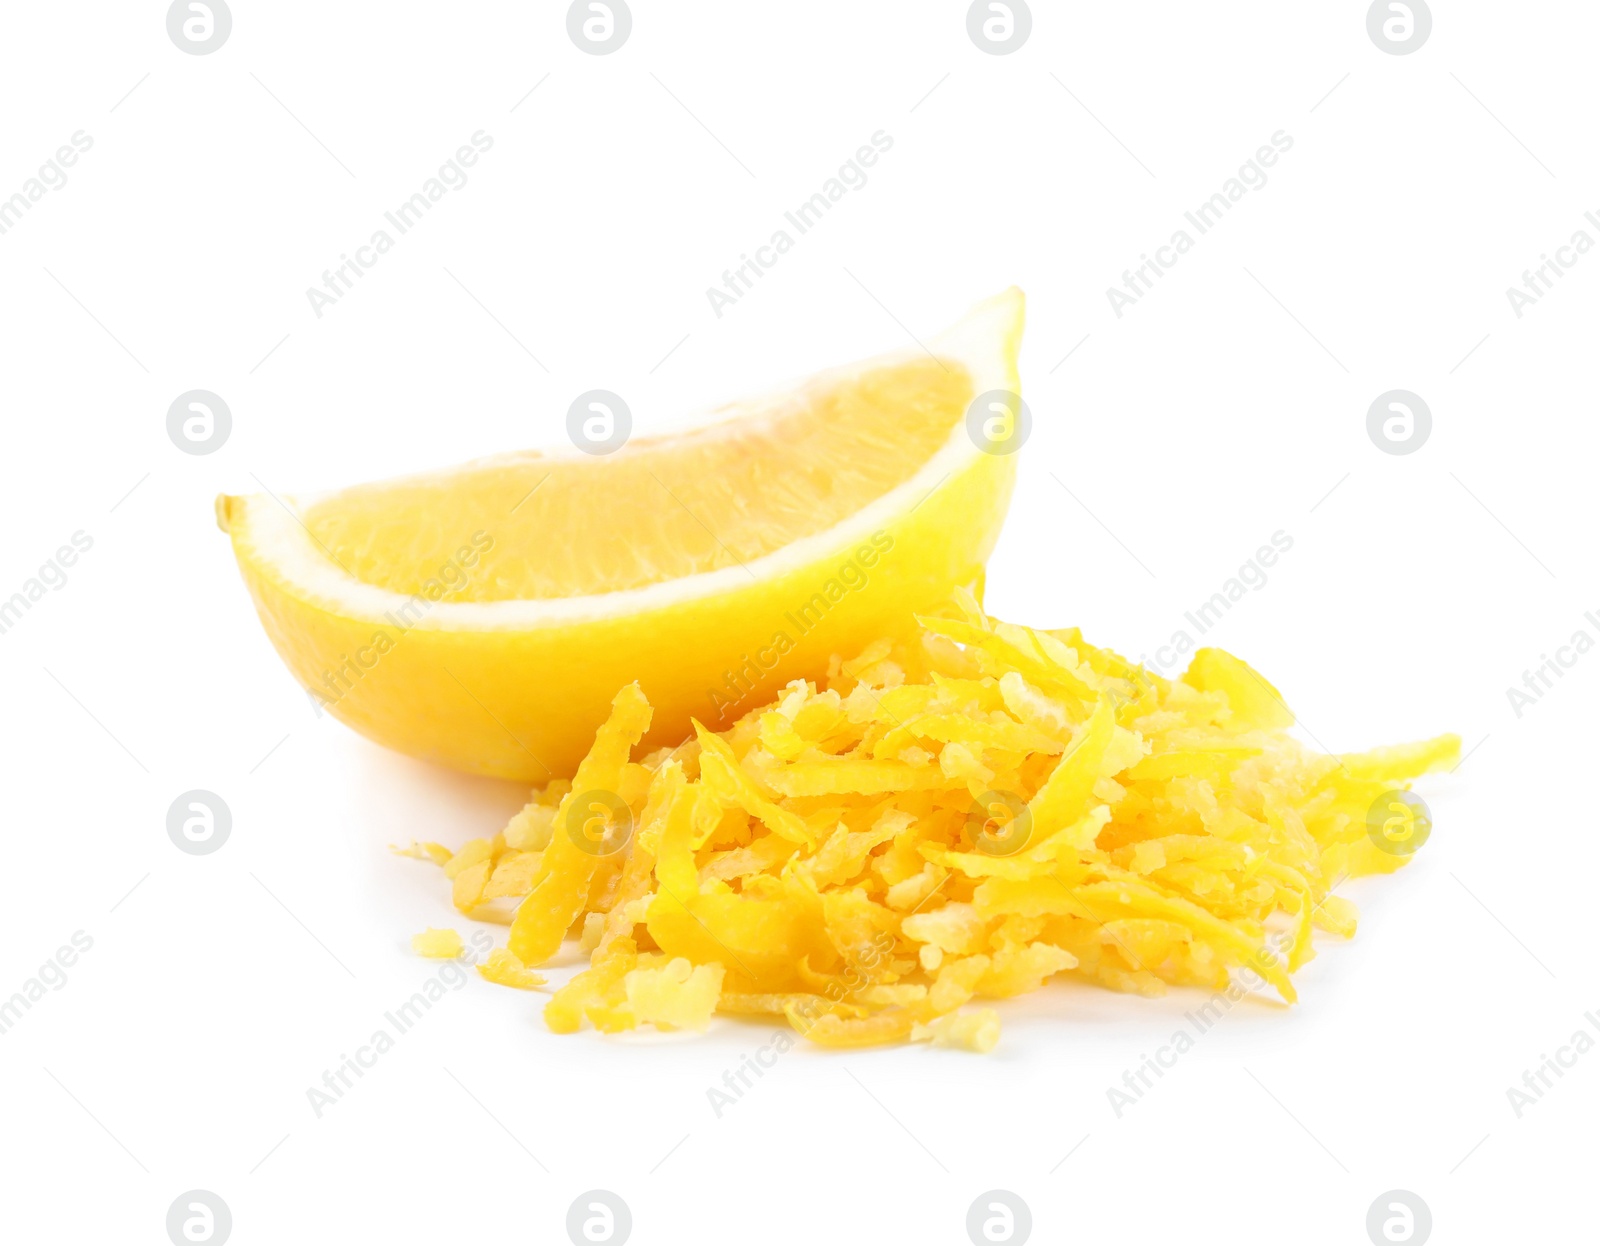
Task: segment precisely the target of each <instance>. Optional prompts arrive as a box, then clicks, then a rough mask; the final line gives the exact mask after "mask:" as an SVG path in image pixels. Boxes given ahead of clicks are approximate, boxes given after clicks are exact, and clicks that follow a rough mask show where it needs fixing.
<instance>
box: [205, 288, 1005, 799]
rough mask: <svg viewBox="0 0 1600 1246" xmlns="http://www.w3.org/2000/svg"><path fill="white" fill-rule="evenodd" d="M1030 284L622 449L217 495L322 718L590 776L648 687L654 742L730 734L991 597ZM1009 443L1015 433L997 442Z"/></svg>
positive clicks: (271, 631)
mask: <svg viewBox="0 0 1600 1246" xmlns="http://www.w3.org/2000/svg"><path fill="white" fill-rule="evenodd" d="M1022 318H1023V297H1022V293H1021V291H1019V290H1015V289H1013V290H1009V291H1007V292H1006V293H1004V294H1001V295H998V296H997V297H995V298H993V299H990V300H989V301H987V302H985V303H982V304H980V305H979V306H978V307H976V308H974V309H973V310H972V311H971V312H970V313H969V314H968V315H967V316H966V317H965V318H964V319H963V320H962V321H961V322H960V323H958V324H957V325H955V326H954V327H952V328H951V329H949V330H947V331H946V332H945V333H943V334H941V335H939V336H938V337H936V338H933V339H931V340H930V341H929V343H928V350H926V351H923V350H921V349H913V350H910V351H906V352H903V353H901V354H896V355H890V356H884V357H879V358H876V359H872V360H869V361H867V362H864V363H860V364H856V365H854V366H851V367H847V368H841V369H837V370H834V371H831V372H828V373H824V374H822V375H819V376H816V377H813V378H812V379H810V380H808V381H805V382H803V383H801V384H800V385H798V386H795V387H792V388H790V389H788V390H786V391H784V392H782V393H779V394H776V395H772V396H768V397H765V398H761V399H755V400H750V401H746V402H741V403H737V404H734V405H733V406H730V407H726V408H721V409H719V410H717V411H714V412H712V413H711V417H710V420H711V422H709V423H706V424H704V425H703V426H701V427H698V428H695V429H693V430H691V431H688V432H684V433H679V434H675V435H673V436H670V437H661V438H655V439H647V438H637V439H634V440H633V441H631V442H629V443H628V444H626V445H624V446H623V447H622V448H621V449H618V450H616V451H615V452H613V453H610V454H605V455H591V454H585V453H580V452H578V451H576V450H574V451H571V452H564V453H550V452H532V451H527V452H519V453H511V454H503V455H498V456H495V457H493V458H488V459H481V460H478V461H476V462H473V463H468V464H465V465H463V466H460V467H457V468H454V469H451V470H448V471H443V472H438V473H434V474H430V475H424V476H414V477H407V478H405V479H400V480H390V481H382V482H378V483H373V484H365V485H357V486H354V487H352V488H349V489H345V490H341V491H339V492H337V493H333V494H328V495H323V496H320V497H306V498H294V497H285V498H278V497H275V496H273V495H270V494H257V495H252V496H248V497H233V496H227V495H224V496H222V497H219V498H218V499H217V519H218V523H219V525H220V526H221V527H222V529H223V530H224V531H226V532H227V533H228V534H229V535H230V536H231V537H232V540H233V549H234V554H235V556H236V558H237V559H238V562H239V567H240V570H241V572H242V573H243V575H244V580H245V583H246V585H247V586H248V587H249V590H250V594H251V596H252V597H253V598H254V600H255V604H256V609H257V612H258V613H259V615H260V617H261V621H262V624H263V626H264V627H265V628H266V631H267V635H268V636H269V637H270V638H271V640H272V642H273V644H274V645H275V646H276V647H277V650H278V653H279V655H280V656H281V657H282V658H283V660H284V662H285V663H286V664H287V665H288V667H289V669H290V670H291V671H292V672H293V674H294V676H295V677H296V678H297V679H298V680H299V681H300V683H301V684H302V685H303V686H304V687H305V688H306V689H307V690H308V691H309V692H310V694H311V695H312V697H313V698H314V700H315V702H316V704H317V706H318V708H319V709H325V710H328V711H330V712H331V713H333V714H334V715H336V716H337V717H338V718H340V719H341V720H343V721H344V722H346V723H348V724H349V725H350V726H352V727H354V728H355V729H356V730H358V731H360V732H362V733H363V734H365V735H367V736H370V737H371V738H372V739H374V740H377V741H379V742H380V743H383V744H386V745H388V746H390V747H392V748H396V749H400V750H401V751H403V752H407V753H410V754H413V755H415V756H418V757H423V758H426V759H428V760H431V761H435V762H439V763H442V764H444V765H448V766H453V767H456V768H458V769H462V770H468V771H473V772H476V773H481V774H491V775H500V776H503V777H507V778H521V779H529V780H535V781H544V780H546V779H549V778H551V777H553V776H555V775H560V774H570V773H571V772H572V767H573V766H574V765H575V764H576V763H577V761H578V759H579V758H581V757H582V756H583V753H584V750H585V748H586V747H587V745H588V742H589V741H590V739H592V737H593V734H594V730H595V728H596V726H597V725H598V724H599V723H600V722H602V721H603V720H604V719H605V717H606V714H607V712H608V710H609V708H610V704H611V698H612V696H613V695H614V694H615V693H616V691H617V689H618V688H620V687H622V686H623V685H625V684H628V683H630V682H633V681H634V680H637V681H638V682H639V683H640V685H641V686H642V688H643V690H644V692H645V694H646V696H647V697H648V698H649V701H650V704H651V705H652V706H653V707H654V708H655V716H654V720H653V723H652V725H651V729H650V732H649V734H648V735H647V737H646V739H645V743H646V744H647V745H648V744H657V743H676V742H677V741H679V740H681V739H683V738H684V737H685V736H686V735H687V734H688V733H689V731H690V719H691V718H696V719H699V720H700V721H702V722H704V723H706V724H708V725H710V726H712V727H713V728H715V729H721V728H723V727H726V726H727V725H729V724H730V723H732V722H733V721H734V720H735V719H737V718H738V717H739V716H740V715H742V714H743V713H744V712H745V711H747V710H748V709H749V708H751V707H753V706H756V705H760V704H763V703H764V701H765V700H766V699H768V698H769V697H770V696H771V694H772V693H773V692H774V691H775V690H776V689H777V688H779V687H781V686H782V685H783V684H784V683H786V682H787V681H789V680H791V679H795V678H810V677H815V676H818V675H820V674H822V673H824V672H825V671H826V669H827V664H828V659H829V657H830V656H832V655H833V654H836V653H847V652H850V651H851V650H852V649H853V648H855V649H859V648H860V647H861V646H862V645H863V644H865V643H866V642H868V641H870V640H872V639H874V638H876V637H878V636H884V635H889V636H893V635H898V634H900V633H902V632H905V631H907V630H908V629H909V628H910V627H911V626H912V622H911V619H912V616H913V614H915V613H916V612H917V611H919V610H920V611H925V610H928V609H930V608H933V607H934V606H936V605H938V604H939V603H940V602H941V601H943V600H944V599H945V598H946V597H948V595H949V593H950V591H951V590H952V589H953V588H954V587H956V586H957V585H976V584H978V583H980V582H981V575H982V569H983V564H984V561H985V560H986V559H987V557H988V555H989V552H990V551H991V549H992V548H993V546H994V542H995V539H996V537H997V536H998V534H999V529H1000V525H1001V522H1002V521H1003V519H1004V517H1005V510H1006V506H1007V504H1008V503H1009V501H1010V495H1011V488H1012V483H1013V480H1014V478H1015V471H1016V456H1015V454H1014V453H1011V452H1010V451H1012V450H1014V449H1015V447H1016V445H1018V444H1020V441H1021V439H1022V438H1021V437H1020V436H1018V435H1016V429H1015V427H1011V428H1010V429H1009V431H1006V432H1004V433H1000V432H997V431H996V429H995V426H994V421H995V419H996V418H997V417H996V414H995V413H996V412H998V413H999V417H998V418H1000V420H1001V423H1002V425H1004V424H1005V423H1006V421H1005V418H1004V417H1005V414H1006V412H1005V408H1004V407H1003V406H994V405H993V404H992V403H984V404H979V406H981V407H982V408H983V409H982V412H981V415H980V417H974V418H973V419H970V420H969V418H968V411H969V408H971V407H973V406H974V399H975V398H977V397H978V396H979V395H986V394H990V393H991V392H992V391H1004V392H1005V393H1008V394H1017V393H1019V392H1020V385H1019V381H1018V377H1017V363H1016V361H1017V351H1018V347H1019V345H1020V342H1021V336H1022ZM989 438H998V440H989Z"/></svg>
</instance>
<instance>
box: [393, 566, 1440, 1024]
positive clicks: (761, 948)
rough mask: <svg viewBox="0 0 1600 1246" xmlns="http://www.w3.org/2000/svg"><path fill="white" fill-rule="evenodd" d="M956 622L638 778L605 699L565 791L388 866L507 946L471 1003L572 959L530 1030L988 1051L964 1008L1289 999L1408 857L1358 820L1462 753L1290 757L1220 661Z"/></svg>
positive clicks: (802, 686)
mask: <svg viewBox="0 0 1600 1246" xmlns="http://www.w3.org/2000/svg"><path fill="white" fill-rule="evenodd" d="M951 614H952V615H953V617H948V618H947V617H924V618H918V619H917V621H916V622H917V631H916V633H915V635H914V638H913V639H912V640H911V641H909V642H892V641H889V640H880V641H877V642H875V643H873V644H872V645H869V646H868V647H867V649H866V650H865V651H864V652H862V653H861V654H860V655H859V656H857V657H856V658H854V659H852V660H849V661H841V660H839V659H838V658H835V659H834V661H833V662H832V664H831V667H830V672H829V677H828V679H827V680H826V682H825V684H824V686H823V687H821V688H818V687H816V686H815V685H813V684H811V683H809V682H803V681H797V682H794V683H791V684H790V685H788V686H787V687H786V688H785V689H783V691H782V692H781V693H780V694H779V696H778V697H777V699H776V700H775V701H773V702H772V703H771V704H769V705H766V706H763V707H761V708H759V709H756V710H753V711H751V712H750V713H748V714H746V715H745V716H744V717H743V718H741V719H739V720H738V721H737V722H736V723H735V724H734V725H733V726H732V727H730V728H728V729H727V730H725V731H722V732H713V731H710V730H708V729H707V728H705V727H704V726H701V725H700V724H698V723H696V724H695V735H694V737H693V738H692V739H689V740H686V741H685V742H683V743H682V744H680V745H678V746H677V747H676V748H670V749H661V750H658V751H656V752H654V753H651V754H650V755H649V756H647V757H644V758H642V759H641V760H639V761H633V760H630V758H631V753H632V750H633V748H634V746H635V745H636V744H637V743H638V741H639V739H640V738H641V737H642V736H643V735H644V733H645V731H646V729H647V728H648V727H649V724H650V706H649V704H648V703H647V702H646V700H645V697H644V694H643V693H642V692H641V691H640V690H639V687H638V685H637V684H633V685H629V686H628V687H626V688H624V689H623V690H622V691H621V692H619V693H618V694H617V696H616V698H615V700H614V701H613V702H612V708H611V714H610V717H609V718H608V720H607V721H606V722H605V724H604V725H603V726H602V727H601V728H600V729H599V731H598V732H597V734H596V737H595V741H594V746H593V748H592V749H591V750H590V752H589V755H588V756H587V757H586V758H585V759H584V760H583V762H582V763H581V764H580V765H579V767H578V770H577V773H576V774H575V775H574V776H573V778H572V779H571V780H558V781H555V782H552V783H550V784H548V785H547V786H545V787H544V788H542V789H537V790H536V791H535V793H534V795H533V799H532V800H531V801H530V802H529V803H528V805H527V806H526V807H525V808H524V809H522V810H521V811H520V812H519V813H518V814H517V815H516V816H515V817H513V818H512V819H511V821H510V823H509V824H508V825H507V826H506V828H505V829H504V830H503V831H502V832H501V833H500V834H498V835H496V836H495V837H494V838H493V839H475V840H472V841H471V842H469V843H468V844H466V845H465V846H464V847H463V848H461V849H460V850H459V851H457V852H453V853H452V852H451V851H450V850H449V849H447V848H443V847H442V846H440V845H438V844H421V845H415V846H413V848H412V849H409V850H407V851H408V852H410V853H411V854H412V855H415V856H419V857H426V858H428V859H431V860H433V861H434V862H436V863H437V864H440V865H442V866H443V868H444V871H445V875H446V877H447V878H449V879H450V881H451V886H452V893H453V900H454V902H455V905H456V907H457V908H458V909H459V910H460V911H461V912H462V913H463V914H465V915H466V916H468V917H470V918H473V919H477V920H485V921H496V922H500V923H503V924H509V925H510V938H509V940H508V945H507V947H505V948H502V949H499V950H497V951H496V952H494V954H493V955H492V956H490V957H489V958H488V960H487V961H486V962H485V963H484V964H482V965H480V966H479V967H478V971H479V973H481V974H482V975H483V976H484V977H485V978H487V979H489V980H490V981H492V982H499V983H501V984H503V985H506V986H512V987H519V988H523V989H532V988H534V987H536V986H539V985H541V984H542V983H543V982H544V979H543V978H542V977H540V976H539V975H538V974H535V973H533V972H532V967H534V966H539V965H543V964H545V963H546V962H548V961H549V960H550V959H551V958H552V957H553V956H555V954H556V953H557V951H558V950H559V949H560V947H561V945H562V943H563V941H564V940H565V939H567V938H568V937H569V936H570V935H574V934H576V935H577V936H578V937H579V939H580V942H581V945H582V947H583V949H584V950H585V951H587V952H588V953H589V955H590V960H589V968H587V969H586V970H583V971H582V972H580V973H578V974H577V975H576V976H574V977H573V978H572V979H571V980H570V981H568V982H567V983H566V984H565V985H564V986H561V987H560V988H559V989H557V990H555V992H554V994H553V995H552V996H551V997H550V999H549V1001H548V1003H547V1004H546V1006H545V1010H544V1016H545V1021H546V1023H547V1024H548V1025H549V1026H550V1028H551V1029H552V1030H556V1031H558V1032H561V1033H569V1032H572V1031H575V1030H577V1029H579V1028H580V1026H581V1025H582V1024H583V1022H584V1021H585V1020H587V1021H588V1022H589V1023H590V1024H592V1025H593V1026H595V1027H596V1028H597V1029H599V1030H601V1031H604V1032H607V1033H612V1032H616V1031H620V1030H628V1029H632V1028H634V1027H636V1026H639V1025H641V1024H650V1025H653V1026H655V1027H657V1028H659V1029H704V1028H705V1027H706V1025H707V1024H708V1023H709V1021H710V1018H711V1016H712V1015H713V1013H715V1012H721V1013H724V1014H730V1015H736V1016H755V1015H770V1016H777V1015H781V1016H783V1017H785V1018H786V1019H787V1020H788V1022H789V1023H790V1024H791V1025H792V1026H793V1027H794V1029H795V1030H797V1031H799V1032H800V1033H802V1034H803V1035H805V1036H806V1037H808V1038H810V1039H811V1040H812V1041H813V1042H816V1043H819V1044H822V1045H824V1046H829V1047H856V1046H866V1045H870V1044H878V1043H889V1042H896V1041H901V1040H911V1041H923V1040H927V1041H932V1042H933V1043H935V1044H939V1045H946V1046H956V1047H963V1048H968V1049H972V1050H980V1051H988V1050H990V1049H991V1048H993V1046H994V1045H995V1043H996V1042H997V1041H998V1038H999V1032H1000V1025H999V1018H998V1016H997V1014H996V1013H995V1011H994V1010H993V1009H992V1008H978V1009H973V1010H969V1011H960V1010H962V1009H964V1008H965V1006H966V1005H967V1004H968V1003H969V1001H971V1000H973V999H974V998H975V997H977V998H986V999H998V998H1005V997H1007V996H1013V995H1019V994H1022V993H1023V992H1026V991H1032V990H1036V989H1037V988H1038V987H1039V986H1040V985H1042V984H1043V983H1044V981H1045V980H1046V979H1048V978H1050V977H1052V976H1054V975H1056V974H1071V975H1073V976H1075V977H1078V978H1081V979H1086V980H1088V981H1091V982H1095V983H1098V984H1100V985H1102V986H1106V987H1110V988H1111V989H1113V990H1117V991H1127V992H1133V993H1136V994H1140V995H1146V996H1154V995H1159V994H1162V993H1163V992H1164V991H1165V989H1166V987H1167V986H1168V985H1182V986H1197V987H1202V988H1206V989H1213V990H1214V989H1220V988H1224V987H1226V986H1228V984H1229V982H1230V972H1231V971H1233V970H1236V969H1237V970H1251V971H1253V972H1254V973H1255V974H1258V975H1260V978H1261V979H1262V980H1264V981H1265V982H1266V983H1268V984H1270V985H1271V986H1272V987H1274V988H1276V990H1277V992H1278V993H1279V995H1281V997H1282V998H1283V1000H1284V1001H1286V1002H1289V1003H1292V1002H1294V1000H1295V990H1294V986H1293V985H1292V983H1291V981H1290V974H1291V973H1292V972H1294V971H1295V970H1296V969H1298V968H1299V967H1300V966H1301V965H1303V964H1304V963H1305V962H1306V961H1307V960H1308V959H1310V958H1311V957H1312V956H1313V955H1314V952H1313V949H1312V930H1313V928H1314V927H1316V928H1321V929H1323V930H1326V931H1330V932H1332V933H1334V934H1338V935H1343V936H1350V935H1353V934H1354V933H1355V928H1356V916H1357V915H1356V909H1355V906H1354V905H1353V904H1351V903H1350V902H1349V901H1348V900H1346V899H1344V898H1342V897H1340V896H1337V895H1335V894H1333V888H1335V887H1336V886H1337V885H1338V884H1339V883H1340V882H1342V881H1343V880H1344V879H1345V878H1347V877H1350V876H1352V875H1360V874H1370V873H1387V872H1391V871H1393V870H1395V869H1397V868H1398V867H1399V866H1401V865H1403V864H1404V863H1405V862H1406V860H1408V859H1409V857H1408V856H1407V855H1397V854H1394V853H1393V852H1391V851H1388V850H1386V849H1385V846H1384V845H1383V844H1381V843H1380V837H1379V836H1378V835H1377V834H1376V833H1374V834H1371V835H1369V820H1368V811H1369V809H1371V808H1373V807H1374V802H1377V801H1379V798H1382V797H1385V796H1386V795H1389V794H1393V793H1395V792H1397V791H1403V790H1404V789H1405V788H1406V787H1408V786H1409V784H1408V783H1407V780H1409V779H1411V778H1413V777H1415V776H1417V775H1420V774H1423V773H1426V772H1428V771H1430V770H1436V769H1440V768H1442V767H1446V766H1449V765H1452V764H1454V763H1455V761H1456V760H1457V758H1458V757H1459V752H1460V740H1459V738H1458V737H1457V736H1454V735H1444V736H1439V737H1438V738H1436V739H1433V740H1428V741H1424V742H1421V743H1417V744H1409V745H1401V746H1397V747H1394V748H1384V749H1377V750H1374V751H1372V752H1369V753H1359V754H1346V755H1343V756H1326V755H1323V754H1320V753H1316V752H1313V751H1311V750H1309V749H1307V748H1306V747H1305V746H1304V745H1302V744H1301V743H1299V742H1298V741H1297V740H1295V739H1293V738H1292V737H1291V736H1289V735H1288V734H1286V732H1287V729H1288V728H1289V727H1290V726H1291V725H1292V724H1293V722H1294V717H1293V715H1292V714H1291V713H1290V712H1289V710H1288V708H1287V707H1286V706H1285V705H1284V703H1283V700H1282V698H1281V697H1280V696H1279V695H1278V692H1277V690H1276V689H1275V688H1273V687H1272V685H1271V684H1269V683H1268V682H1267V681H1266V680H1265V679H1264V678H1262V677H1261V676H1260V675H1259V674H1257V673H1256V672H1255V671H1254V670H1252V669H1251V668H1250V667H1249V666H1248V665H1246V664H1245V663H1244V662H1242V661H1241V660H1239V659H1238V658H1236V657H1233V656H1232V655H1231V654H1228V653H1226V652H1224V651H1223V650H1221V649H1201V650H1199V651H1198V652H1197V653H1196V654H1195V656H1194V659H1193V661H1192V662H1191V664H1190V666H1189V669H1188V671H1187V672H1186V673H1185V674H1184V675H1183V677H1182V678H1181V679H1178V680H1168V679H1165V678H1162V677H1161V676H1159V675H1155V674H1152V673H1151V672H1149V671H1147V670H1145V669H1144V668H1142V667H1139V666H1136V665H1133V664H1131V663H1129V662H1127V661H1126V660H1124V659H1123V658H1121V657H1119V656H1118V655H1116V654H1115V653H1112V652H1111V651H1110V650H1106V649H1096V648H1094V647H1093V646H1091V645H1089V644H1087V643H1085V642H1084V640H1083V638H1082V637H1081V635H1080V634H1079V633H1078V631H1077V630H1076V629H1068V630H1064V631H1035V630H1032V629H1029V628H1025V627H1019V626H1016V625H1014V624H1009V623H1002V622H1000V621H998V620H996V619H993V618H991V617H989V616H987V615H985V614H984V613H983V612H982V611H981V610H980V609H979V607H978V605H977V603H976V602H975V601H974V600H973V599H972V598H971V597H970V596H969V595H966V594H961V595H960V596H959V598H958V600H957V602H956V604H955V607H954V609H953V610H952V611H951ZM1378 807H1379V808H1392V807H1395V806H1392V805H1385V804H1380V805H1379V806H1378ZM1285 926H1287V928H1288V932H1287V933H1286V934H1285V936H1284V938H1282V939H1271V940H1269V938H1268V931H1269V928H1278V927H1285ZM1283 944H1286V945H1287V953H1286V955H1285V954H1281V953H1280V952H1279V950H1278V948H1279V947H1280V946H1281V945H1283Z"/></svg>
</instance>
